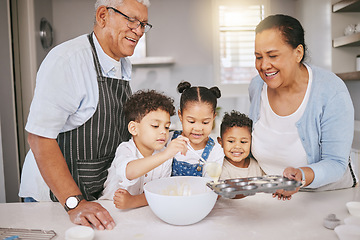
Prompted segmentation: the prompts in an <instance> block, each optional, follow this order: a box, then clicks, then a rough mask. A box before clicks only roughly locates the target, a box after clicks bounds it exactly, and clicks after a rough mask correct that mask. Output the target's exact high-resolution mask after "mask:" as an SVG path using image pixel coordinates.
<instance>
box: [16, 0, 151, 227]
mask: <svg viewBox="0 0 360 240" xmlns="http://www.w3.org/2000/svg"><path fill="white" fill-rule="evenodd" d="M149 4H150V3H149V1H148V0H97V1H96V4H95V8H96V15H95V24H94V29H93V33H91V34H89V35H83V36H80V37H77V38H75V39H72V40H70V41H67V42H65V43H62V44H60V45H59V46H57V47H55V48H54V49H52V50H51V51H50V53H49V54H48V56H47V57H46V58H45V60H44V61H43V63H42V64H41V66H40V68H39V71H38V74H37V80H36V89H35V93H34V98H33V101H32V103H31V107H30V113H29V117H28V122H27V124H26V128H25V129H26V130H27V131H28V133H29V135H28V142H29V144H30V148H31V150H30V151H29V153H28V154H27V156H26V159H25V163H24V166H23V171H22V176H21V185H20V192H19V196H20V197H23V198H25V201H50V199H51V200H53V201H59V202H60V203H61V204H62V205H63V206H64V208H65V209H66V211H67V212H68V214H69V216H70V219H71V221H72V222H74V223H76V224H81V225H86V226H90V225H91V224H92V225H94V226H95V227H96V228H97V229H99V230H102V229H113V228H114V226H115V223H114V220H113V219H112V217H111V216H110V214H109V213H108V212H107V211H106V209H104V208H103V207H102V206H101V205H100V204H98V203H96V202H91V200H96V199H98V197H99V196H100V194H101V192H102V190H103V184H104V182H105V180H106V177H107V169H108V168H109V166H110V165H111V162H112V160H113V158H114V155H115V150H116V148H117V146H118V145H119V144H120V143H121V142H122V141H125V140H128V138H129V133H128V131H127V126H126V123H125V119H124V116H123V109H122V108H123V104H124V103H125V101H126V100H127V99H128V97H129V96H130V95H131V89H130V86H129V80H130V76H131V64H130V62H129V60H128V59H126V57H127V56H131V55H132V54H133V52H134V48H135V46H136V44H137V43H138V41H139V39H140V38H141V37H142V35H143V34H144V32H147V31H148V30H150V29H151V25H150V24H148V11H147V8H148V6H149Z"/></svg>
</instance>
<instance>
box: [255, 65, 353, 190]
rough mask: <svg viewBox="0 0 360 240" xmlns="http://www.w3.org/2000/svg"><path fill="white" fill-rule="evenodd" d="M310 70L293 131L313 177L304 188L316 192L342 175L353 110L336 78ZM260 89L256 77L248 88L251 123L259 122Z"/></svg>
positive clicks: (326, 72) (348, 98) (346, 162)
mask: <svg viewBox="0 0 360 240" xmlns="http://www.w3.org/2000/svg"><path fill="white" fill-rule="evenodd" d="M310 68H311V69H312V72H313V81H312V86H311V92H310V96H309V101H308V104H307V106H306V109H305V111H304V114H303V116H302V117H301V118H300V120H299V121H298V122H297V123H296V127H297V129H298V132H299V136H300V138H301V141H302V145H303V147H304V149H305V152H306V154H307V161H308V165H307V167H310V168H311V169H312V170H313V171H314V173H315V178H314V181H313V182H312V183H311V184H310V185H309V186H307V187H308V188H318V187H321V186H324V185H326V184H329V183H332V182H336V181H337V180H339V179H340V178H341V177H342V176H343V175H344V173H345V170H346V168H347V165H348V159H349V155H350V151H351V144H352V140H353V135H354V106H353V103H352V101H351V97H350V94H349V92H348V89H347V87H346V85H345V84H344V82H343V81H342V80H341V79H340V78H339V77H337V76H336V75H335V74H334V73H332V72H329V71H326V70H324V69H321V68H318V67H315V66H311V65H310ZM263 85H264V81H263V80H262V79H261V77H260V76H256V77H255V78H253V79H252V81H251V83H250V86H249V95H250V102H251V104H250V112H249V117H250V118H251V119H252V120H253V122H254V123H256V121H257V120H258V119H259V114H260V113H259V111H260V96H261V91H262V87H263ZM253 125H255V124H253ZM289 158H291V156H289Z"/></svg>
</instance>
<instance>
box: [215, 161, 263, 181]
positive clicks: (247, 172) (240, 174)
mask: <svg viewBox="0 0 360 240" xmlns="http://www.w3.org/2000/svg"><path fill="white" fill-rule="evenodd" d="M263 175H264V172H263V171H262V170H261V168H260V166H259V164H258V162H257V161H256V160H255V159H253V158H250V163H249V166H248V167H247V168H240V167H236V166H234V165H232V164H231V163H230V162H229V161H228V160H227V159H224V164H223V168H222V172H221V176H220V179H221V180H225V179H233V178H246V177H259V176H263Z"/></svg>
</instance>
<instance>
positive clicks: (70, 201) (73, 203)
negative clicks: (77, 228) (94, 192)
mask: <svg viewBox="0 0 360 240" xmlns="http://www.w3.org/2000/svg"><path fill="white" fill-rule="evenodd" d="M83 199H84V197H83V195H81V194H80V195H76V196H70V197H68V198H67V199H66V201H65V205H64V208H65V210H66V211H67V212H68V211H70V210H72V209H74V208H76V207H77V206H78V205H79V203H80V201H81V200H83Z"/></svg>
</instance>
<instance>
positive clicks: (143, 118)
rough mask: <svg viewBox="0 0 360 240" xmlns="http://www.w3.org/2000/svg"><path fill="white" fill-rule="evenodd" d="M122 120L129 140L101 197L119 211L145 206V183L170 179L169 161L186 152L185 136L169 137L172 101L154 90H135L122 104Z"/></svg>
mask: <svg viewBox="0 0 360 240" xmlns="http://www.w3.org/2000/svg"><path fill="white" fill-rule="evenodd" d="M124 111H125V117H126V119H127V122H128V130H129V132H130V134H131V135H132V138H131V139H130V140H129V141H128V142H123V143H121V144H120V145H119V146H118V148H117V150H116V154H115V158H114V161H113V162H112V164H111V167H110V168H109V170H108V172H109V174H108V177H107V180H106V182H105V186H104V187H105V188H104V191H103V196H102V197H101V198H100V199H113V200H114V204H115V206H116V207H117V208H119V209H129V208H136V207H141V206H145V205H147V201H146V198H145V194H144V190H143V187H144V185H145V184H146V183H147V182H150V181H152V180H154V179H159V178H163V177H170V174H171V164H172V158H173V157H174V156H175V154H177V153H178V152H181V153H183V154H185V153H186V151H187V141H188V139H187V138H185V137H181V138H176V139H174V140H172V141H171V142H170V144H169V145H168V146H167V147H166V148H164V146H165V144H166V143H167V140H168V138H169V127H170V123H171V122H170V116H173V115H174V114H175V107H174V105H173V100H172V99H171V98H169V97H167V96H165V95H163V94H161V93H158V92H156V91H154V90H150V91H138V92H136V93H135V94H134V95H132V96H131V97H130V99H129V100H128V101H127V102H126V104H125V108H124Z"/></svg>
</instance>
